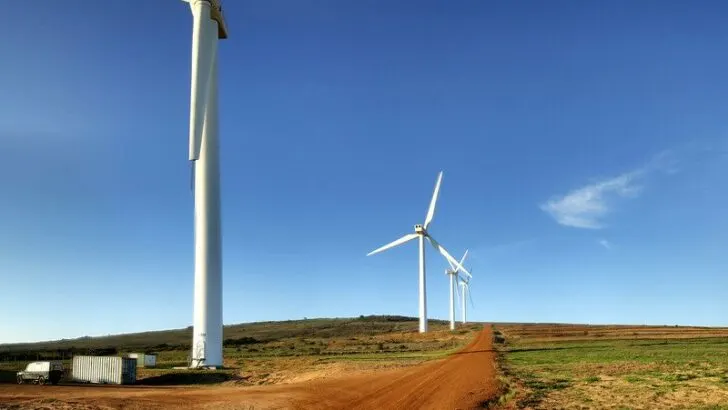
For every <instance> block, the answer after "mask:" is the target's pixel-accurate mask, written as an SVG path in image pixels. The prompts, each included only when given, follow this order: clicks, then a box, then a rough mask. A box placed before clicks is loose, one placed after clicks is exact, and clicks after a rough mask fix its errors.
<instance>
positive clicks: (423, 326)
mask: <svg viewBox="0 0 728 410" xmlns="http://www.w3.org/2000/svg"><path fill="white" fill-rule="evenodd" d="M441 182H442V171H440V174H439V175H438V176H437V183H436V184H435V192H433V194H432V200H431V201H430V208H429V209H428V210H427V216H426V217H425V223H424V224H423V225H419V224H417V225H415V233H410V234H407V235H405V236H403V237H401V238H399V239H397V240H395V241H393V242H390V243H388V244H386V245H384V246H382V247H381V248H378V249H375V250H373V251H371V252H369V253H368V254H367V256H370V255H374V254H375V253H379V252H382V251H385V250H387V249H389V248H394V247H395V246H397V245H401V244H403V243H405V242H409V241H411V240H412V239H415V238H419V243H420V333H425V332H427V295H426V283H425V238H427V240H428V241H430V244H432V246H434V247H435V249H437V250H438V251H439V252H440V253H441V254H442V255H443V256H444V257H445V259H447V260H448V262H450V263H451V264H453V265H454V266H455V267H457V268H458V269H460V270H461V271H463V272H465V273H468V274H470V273H469V272H468V271H467V270H466V269H465V268H463V267H462V266H461V265H460V263H459V262H458V261H457V260H455V258H453V257H452V255H450V253H448V252H447V250H445V248H443V247H442V245H440V244H439V243H438V242H437V241H436V240H435V238H433V237H432V236H430V234H429V233H428V232H427V228H429V226H430V223H431V222H432V218H433V217H434V216H435V204H436V203H437V196H438V194H439V193H440V183H441Z"/></svg>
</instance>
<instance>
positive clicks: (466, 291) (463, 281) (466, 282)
mask: <svg viewBox="0 0 728 410" xmlns="http://www.w3.org/2000/svg"><path fill="white" fill-rule="evenodd" d="M469 275H470V274H469ZM472 277H473V276H472V275H470V278H472ZM470 278H463V277H460V286H462V292H461V294H462V295H463V300H462V303H463V306H462V309H463V310H462V313H463V317H462V319H463V324H465V323H468V307H467V304H466V303H465V301H466V299H470V305H471V306H472V305H473V297H472V296H470Z"/></svg>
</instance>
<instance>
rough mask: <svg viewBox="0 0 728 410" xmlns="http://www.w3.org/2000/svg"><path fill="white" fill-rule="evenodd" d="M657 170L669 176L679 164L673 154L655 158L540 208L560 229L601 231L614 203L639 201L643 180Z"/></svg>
mask: <svg viewBox="0 0 728 410" xmlns="http://www.w3.org/2000/svg"><path fill="white" fill-rule="evenodd" d="M657 170H660V171H663V172H667V173H675V172H677V171H678V168H677V161H676V159H675V157H674V155H672V153H671V152H670V151H665V152H662V153H660V154H659V155H656V156H655V157H653V158H652V160H650V161H649V162H648V163H647V164H645V165H644V166H642V167H641V168H638V169H635V170H632V171H629V172H625V173H623V174H621V175H618V176H616V177H612V178H609V179H605V180H602V181H598V182H595V183H592V184H590V185H586V186H583V187H581V188H577V189H575V190H573V191H571V192H569V193H568V194H566V195H557V196H554V197H552V198H551V199H549V200H548V201H547V202H545V203H543V204H541V205H540V208H541V210H543V211H544V212H546V213H547V214H549V215H551V217H553V218H554V219H555V220H556V222H558V223H559V224H561V225H564V226H570V227H574V228H584V229H601V228H603V227H604V222H603V219H604V217H605V216H606V215H607V214H608V213H609V212H610V211H611V210H612V208H611V205H612V204H613V202H614V201H615V200H617V199H619V198H636V197H638V196H639V195H640V193H641V192H642V185H641V184H640V182H641V181H642V179H643V178H644V177H645V176H646V175H647V174H649V173H651V172H654V171H657Z"/></svg>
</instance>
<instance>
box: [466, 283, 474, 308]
mask: <svg viewBox="0 0 728 410" xmlns="http://www.w3.org/2000/svg"><path fill="white" fill-rule="evenodd" d="M467 293H468V299H470V306H472V307H473V309H474V308H475V303H473V295H472V294H471V292H470V285H468V292H467Z"/></svg>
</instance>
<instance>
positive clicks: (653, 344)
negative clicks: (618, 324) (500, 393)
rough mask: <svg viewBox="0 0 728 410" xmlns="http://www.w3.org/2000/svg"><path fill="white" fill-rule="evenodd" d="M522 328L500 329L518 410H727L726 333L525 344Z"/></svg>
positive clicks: (530, 340) (629, 334)
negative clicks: (527, 409)
mask: <svg viewBox="0 0 728 410" xmlns="http://www.w3.org/2000/svg"><path fill="white" fill-rule="evenodd" d="M523 328H525V327H522V328H520V329H518V328H516V327H512V328H509V327H507V326H506V327H500V328H499V327H497V330H499V331H500V332H502V334H503V335H504V336H505V343H504V344H501V345H500V346H501V347H500V350H501V351H502V354H501V364H500V366H501V369H502V371H503V373H504V374H505V380H506V382H507V384H508V386H509V389H510V391H509V393H508V396H509V397H508V398H509V399H510V401H511V405H515V407H517V408H565V409H592V408H595V409H728V334H726V332H725V330H723V331H722V333H716V332H715V331H714V330H710V329H707V330H706V331H705V332H704V333H705V337H690V338H684V337H681V336H682V335H681V334H680V332H679V329H677V330H675V331H673V332H671V333H669V334H661V335H655V334H653V333H650V332H645V333H644V334H643V333H639V332H635V331H634V329H631V330H625V331H624V332H621V333H620V332H619V331H618V330H617V332H614V331H611V330H610V333H609V334H610V337H609V338H604V335H600V334H598V333H597V334H596V335H594V337H592V338H591V339H590V338H589V337H588V336H585V337H579V338H574V337H568V335H566V337H561V338H559V337H553V335H542V337H539V335H538V334H535V333H529V334H527V335H525V337H522V335H519V333H522V332H521V330H522V329H523ZM596 329H598V328H596ZM645 330H647V329H645ZM586 332H587V333H588V331H586ZM543 336H551V337H543ZM559 339H564V340H559Z"/></svg>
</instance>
